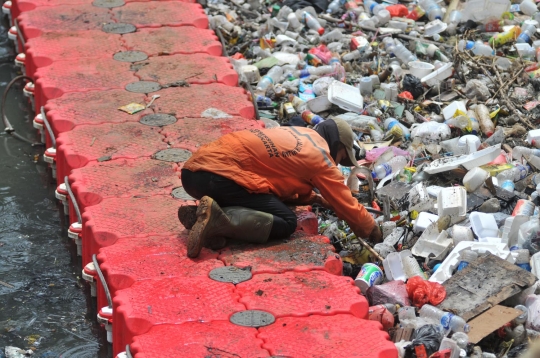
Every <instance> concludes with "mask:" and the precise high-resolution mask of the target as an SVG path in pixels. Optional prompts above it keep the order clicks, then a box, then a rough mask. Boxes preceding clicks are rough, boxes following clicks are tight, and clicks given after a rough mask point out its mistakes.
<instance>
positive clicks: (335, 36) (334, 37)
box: [321, 29, 343, 43]
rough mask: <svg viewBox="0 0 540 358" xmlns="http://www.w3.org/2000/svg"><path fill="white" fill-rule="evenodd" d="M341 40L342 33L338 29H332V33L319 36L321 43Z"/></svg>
mask: <svg viewBox="0 0 540 358" xmlns="http://www.w3.org/2000/svg"><path fill="white" fill-rule="evenodd" d="M342 38H343V33H342V32H341V31H339V29H333V30H332V31H330V32H328V33H326V34H324V35H322V36H321V41H323V42H326V43H328V42H332V41H340V40H341V39H342Z"/></svg>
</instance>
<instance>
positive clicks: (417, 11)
mask: <svg viewBox="0 0 540 358" xmlns="http://www.w3.org/2000/svg"><path fill="white" fill-rule="evenodd" d="M425 14H426V12H425V11H424V9H422V8H421V7H420V6H415V7H414V9H412V10H411V11H410V12H409V15H407V16H406V18H407V19H411V20H414V21H416V20H418V19H419V18H421V17H422V16H424V15H425Z"/></svg>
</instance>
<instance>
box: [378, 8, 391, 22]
mask: <svg viewBox="0 0 540 358" xmlns="http://www.w3.org/2000/svg"><path fill="white" fill-rule="evenodd" d="M375 16H376V17H377V18H378V19H379V26H383V25H386V24H387V23H388V21H390V19H391V18H392V16H391V15H390V11H388V10H386V9H383V10H379V12H377V15H375Z"/></svg>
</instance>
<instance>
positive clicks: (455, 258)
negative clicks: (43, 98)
mask: <svg viewBox="0 0 540 358" xmlns="http://www.w3.org/2000/svg"><path fill="white" fill-rule="evenodd" d="M463 250H473V251H476V252H477V253H479V254H483V253H486V252H490V253H492V254H493V255H497V256H499V257H500V258H501V259H503V260H506V261H508V262H510V263H514V257H513V256H512V255H511V254H510V249H509V248H508V246H506V245H505V244H491V243H488V242H474V241H462V242H460V243H459V244H457V245H456V247H454V249H453V250H452V252H450V254H448V256H447V257H446V259H445V260H444V261H443V263H442V264H441V266H439V268H438V269H437V270H436V271H435V272H434V273H433V275H431V277H430V278H429V280H430V281H432V282H438V283H443V282H444V281H446V280H448V279H449V278H450V277H452V272H453V271H454V270H455V269H456V268H457V267H458V265H459V262H460V260H461V258H460V252H461V251H463Z"/></svg>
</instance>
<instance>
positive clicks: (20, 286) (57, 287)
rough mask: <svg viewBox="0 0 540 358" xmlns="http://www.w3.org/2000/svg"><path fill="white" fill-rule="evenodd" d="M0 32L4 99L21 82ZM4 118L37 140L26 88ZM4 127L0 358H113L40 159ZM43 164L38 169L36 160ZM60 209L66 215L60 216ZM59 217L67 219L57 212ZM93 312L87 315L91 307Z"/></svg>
mask: <svg viewBox="0 0 540 358" xmlns="http://www.w3.org/2000/svg"><path fill="white" fill-rule="evenodd" d="M7 28H8V27H7V24H6V21H3V22H2V26H1V27H0V94H1V93H3V92H4V89H5V87H6V85H7V84H8V82H9V81H11V79H13V78H14V77H15V76H17V72H16V70H17V69H16V67H15V66H14V65H13V58H14V51H13V48H12V45H11V44H10V43H8V40H7V35H6V31H7ZM6 114H7V117H8V118H9V120H10V122H11V124H12V125H13V127H14V128H15V129H16V130H17V132H18V133H19V134H21V135H23V136H25V137H27V138H29V139H32V140H36V139H37V137H36V135H35V130H34V129H33V128H32V117H33V116H32V110H31V108H30V105H29V104H28V102H27V100H26V98H25V97H24V96H23V94H22V86H21V85H20V84H19V85H17V86H15V87H14V88H13V89H12V90H11V91H10V93H9V96H8V101H7V104H6ZM3 129H4V126H3V123H2V124H0V131H1V132H2V133H1V134H0V281H1V282H0V358H3V357H4V353H3V352H4V347H5V346H15V347H19V348H24V349H30V348H32V349H35V354H34V355H33V357H36V358H38V357H78V358H82V357H108V356H110V355H111V354H110V347H109V346H108V345H107V344H106V343H103V342H104V340H103V337H104V332H103V330H100V329H99V327H97V325H96V324H94V323H93V322H94V317H95V312H94V311H93V310H92V309H89V308H91V307H92V306H93V305H95V302H92V299H90V298H89V295H88V292H87V289H86V288H85V285H84V283H83V281H81V279H80V278H79V277H80V272H81V270H80V260H78V259H77V258H76V256H75V250H74V247H73V244H72V243H71V242H70V241H69V240H68V239H67V234H66V230H65V229H63V225H64V224H65V223H64V222H63V221H64V218H63V214H61V215H60V214H59V208H60V207H59V205H58V204H57V202H56V199H55V197H54V188H55V184H54V183H53V182H51V180H50V179H49V178H50V174H49V173H48V172H47V166H46V164H45V163H43V160H42V156H41V154H42V153H43V147H32V146H31V145H29V144H28V143H24V142H22V141H19V140H17V139H15V138H12V137H10V136H9V135H7V134H5V133H3ZM36 154H39V155H40V158H39V161H37V162H36V163H35V162H34V155H36ZM60 209H61V208H60ZM60 212H62V211H60ZM87 306H88V307H87Z"/></svg>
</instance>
